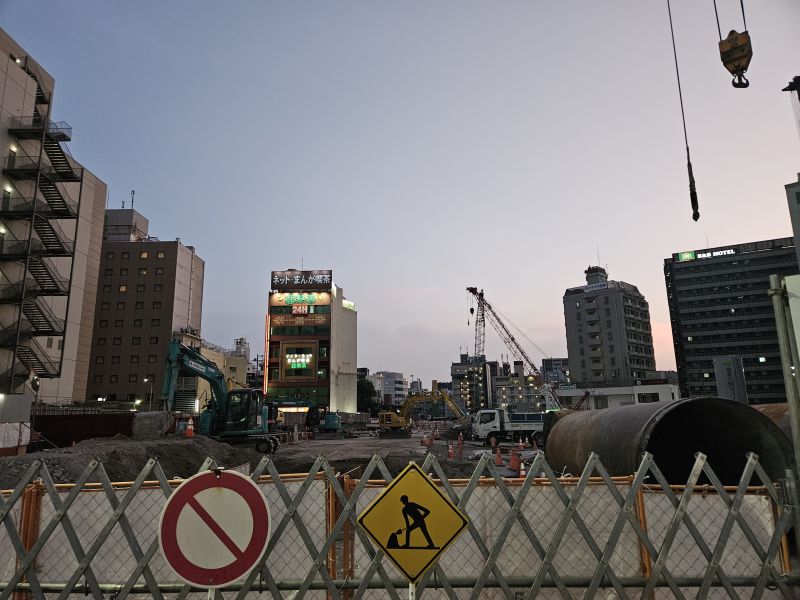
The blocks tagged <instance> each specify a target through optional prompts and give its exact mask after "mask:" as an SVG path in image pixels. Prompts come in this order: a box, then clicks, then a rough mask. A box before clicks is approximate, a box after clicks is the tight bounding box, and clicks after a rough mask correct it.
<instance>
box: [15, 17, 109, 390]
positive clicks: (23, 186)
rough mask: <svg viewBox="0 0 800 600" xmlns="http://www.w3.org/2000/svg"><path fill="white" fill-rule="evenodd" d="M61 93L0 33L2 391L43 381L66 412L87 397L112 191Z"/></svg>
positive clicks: (37, 67) (22, 52)
mask: <svg viewBox="0 0 800 600" xmlns="http://www.w3.org/2000/svg"><path fill="white" fill-rule="evenodd" d="M54 86H55V80H54V79H53V77H52V76H51V75H50V74H49V73H47V71H45V70H44V69H43V68H42V66H41V65H39V64H38V63H37V62H36V61H35V60H34V59H33V58H32V57H31V56H29V55H28V53H27V52H26V51H25V50H24V49H23V48H21V47H20V46H19V45H18V44H17V43H16V42H15V41H14V40H13V39H11V37H9V35H8V34H7V33H6V32H5V31H3V30H0V149H2V160H3V162H2V173H0V194H1V195H2V197H1V198H0V393H10V392H14V391H20V390H22V389H25V388H26V386H27V385H28V384H30V383H32V382H33V380H34V379H36V381H37V382H38V384H39V389H38V392H37V399H38V400H39V401H43V402H48V403H58V404H66V403H71V402H73V401H76V400H81V399H83V398H85V396H86V388H87V377H88V371H89V364H90V347H91V338H92V324H93V320H94V309H95V294H96V290H97V276H98V267H99V258H100V244H101V240H102V234H103V211H104V210H105V204H106V195H107V190H106V184H105V183H103V182H102V181H101V180H100V179H98V178H97V177H95V176H94V175H93V174H92V173H91V172H89V170H88V169H86V168H84V167H83V166H82V165H81V164H80V163H79V162H78V161H76V160H75V159H74V158H73V157H72V155H71V154H70V152H69V150H68V148H67V145H66V143H67V142H68V141H70V140H71V139H72V128H71V127H70V126H69V125H68V124H67V123H65V122H63V121H55V119H54V118H53V110H52V98H53V89H54ZM34 387H35V386H34Z"/></svg>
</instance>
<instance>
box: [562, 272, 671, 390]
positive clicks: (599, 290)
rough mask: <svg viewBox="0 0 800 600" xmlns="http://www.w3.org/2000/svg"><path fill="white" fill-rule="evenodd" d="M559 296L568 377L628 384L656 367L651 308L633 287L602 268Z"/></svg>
mask: <svg viewBox="0 0 800 600" xmlns="http://www.w3.org/2000/svg"><path fill="white" fill-rule="evenodd" d="M585 274H586V285H582V286H580V287H574V288H569V289H568V290H566V291H565V292H564V322H565V326H566V330H567V354H568V360H569V371H570V378H571V380H572V382H573V383H577V384H578V386H588V385H628V384H630V383H632V382H633V381H634V380H636V379H646V378H647V376H648V373H650V372H652V371H654V370H655V368H656V363H655V357H654V353H653V334H652V331H651V329H650V307H649V305H648V303H647V300H645V297H644V295H643V294H642V293H641V292H640V291H639V289H638V288H637V287H636V286H635V285H631V284H630V283H625V282H624V281H611V280H609V279H608V273H607V272H606V270H605V269H603V268H602V267H589V268H588V269H586V271H585Z"/></svg>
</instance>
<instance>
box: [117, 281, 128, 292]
mask: <svg viewBox="0 0 800 600" xmlns="http://www.w3.org/2000/svg"><path fill="white" fill-rule="evenodd" d="M118 289H119V291H120V292H127V291H128V286H127V285H125V284H124V283H123V284H122V285H121V286H119V288H118Z"/></svg>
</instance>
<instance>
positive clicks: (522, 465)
mask: <svg viewBox="0 0 800 600" xmlns="http://www.w3.org/2000/svg"><path fill="white" fill-rule="evenodd" d="M519 476H520V478H522V479H525V477H527V476H528V472H527V471H526V470H525V461H520V463H519Z"/></svg>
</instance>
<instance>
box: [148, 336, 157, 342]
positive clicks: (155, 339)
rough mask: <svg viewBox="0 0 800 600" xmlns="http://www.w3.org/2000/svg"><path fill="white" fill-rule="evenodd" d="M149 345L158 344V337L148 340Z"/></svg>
mask: <svg viewBox="0 0 800 600" xmlns="http://www.w3.org/2000/svg"><path fill="white" fill-rule="evenodd" d="M150 343H151V344H157V343H158V337H157V336H153V337H151V338H150Z"/></svg>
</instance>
